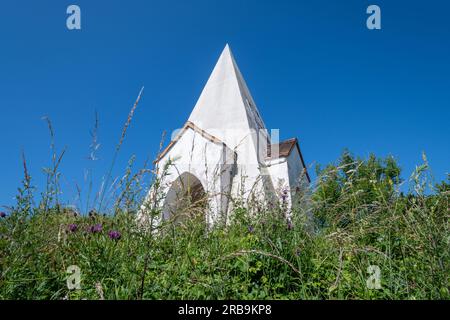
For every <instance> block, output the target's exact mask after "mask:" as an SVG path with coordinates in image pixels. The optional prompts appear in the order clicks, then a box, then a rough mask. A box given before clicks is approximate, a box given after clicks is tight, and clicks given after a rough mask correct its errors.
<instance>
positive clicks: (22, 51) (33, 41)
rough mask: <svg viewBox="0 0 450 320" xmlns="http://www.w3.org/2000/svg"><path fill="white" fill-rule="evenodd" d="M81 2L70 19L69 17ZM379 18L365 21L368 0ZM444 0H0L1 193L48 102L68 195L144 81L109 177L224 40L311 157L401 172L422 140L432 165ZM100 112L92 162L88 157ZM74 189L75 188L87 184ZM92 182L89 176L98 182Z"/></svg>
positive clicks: (178, 105) (184, 101)
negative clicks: (387, 159) (72, 21)
mask: <svg viewBox="0 0 450 320" xmlns="http://www.w3.org/2000/svg"><path fill="white" fill-rule="evenodd" d="M70 4H77V5H79V6H80V7H81V11H82V12H81V13H82V30H80V31H69V30H67V28H66V17H67V14H66V8H67V6H68V5H70ZM369 4H377V5H379V6H380V7H381V10H382V30H375V31H369V30H368V29H367V28H366V18H367V14H366V8H367V6H368V5H369ZM449 14H450V2H449V1H444V0H442V1H438V0H432V1H411V0H410V1H403V0H396V1H381V0H377V1H363V0H346V1H342V0H328V1H325V0H314V1H298V0H297V1H294V0H292V1H278V0H277V1H269V0H267V1H257V0H227V1H211V0H204V1H188V0H185V1H144V0H141V1H136V0H129V1H92V0H72V1H65V0H54V1H49V0H40V1H36V0H29V1H22V0H17V1H3V2H2V3H1V4H0V124H1V134H0V152H1V157H0V206H1V205H12V204H13V203H14V201H13V197H14V195H15V194H16V188H17V186H18V185H19V184H20V180H21V179H22V176H23V172H22V163H21V160H20V154H21V150H22V149H23V150H24V151H25V153H26V157H27V161H28V166H29V170H30V172H31V175H32V177H33V180H34V184H35V185H37V186H38V187H39V190H42V187H43V183H44V178H43V177H44V176H43V174H42V167H44V166H47V165H48V164H49V163H50V149H49V144H50V143H49V134H48V130H47V126H46V123H45V122H44V121H43V120H41V118H42V117H43V116H45V115H47V116H49V117H50V119H51V120H52V122H53V125H54V130H55V134H56V145H57V147H58V149H59V150H61V149H62V148H63V147H65V146H67V152H66V155H65V158H64V160H63V163H62V165H61V171H62V173H63V179H62V187H63V190H64V197H65V199H66V200H67V201H69V202H70V201H71V199H72V198H73V196H74V194H75V183H78V184H79V185H80V186H82V187H83V185H84V182H83V180H84V178H83V176H84V172H85V169H87V168H93V170H94V175H95V177H96V179H99V178H100V177H101V176H102V175H104V174H106V172H107V170H108V166H109V164H110V159H111V156H112V154H113V150H114V145H115V144H116V143H117V141H118V139H119V137H120V134H121V130H122V126H123V124H124V122H125V120H126V118H127V115H128V112H129V110H130V107H131V106H132V104H133V102H134V100H135V98H136V96H137V94H138V92H139V89H140V87H141V86H143V85H144V86H145V92H144V96H143V98H142V100H141V104H140V105H139V106H138V109H137V110H136V113H135V117H134V119H133V122H132V124H131V126H130V128H129V130H128V134H127V137H126V140H125V143H124V145H123V148H122V150H121V153H120V156H119V159H118V162H117V165H116V169H115V170H114V174H115V175H119V174H120V173H122V172H123V169H124V167H125V165H126V162H127V160H128V159H129V157H131V155H133V154H135V155H136V158H137V163H138V164H142V163H143V162H144V161H145V159H146V158H147V157H153V156H155V154H156V152H157V150H158V144H159V140H160V136H161V133H162V131H163V130H168V131H171V130H172V129H174V128H178V127H180V126H182V125H183V124H184V122H185V121H186V120H187V118H188V116H189V114H190V112H191V110H192V108H193V106H194V104H195V102H196V100H197V98H198V96H199V94H200V92H201V90H202V88H203V85H204V84H205V83H206V80H207V78H208V76H209V74H210V72H211V71H212V68H213V66H214V64H215V62H216V60H217V58H218V56H219V54H220V52H221V51H222V49H223V47H224V45H225V43H227V42H228V43H229V44H230V46H231V49H232V51H233V53H234V56H235V58H236V60H237V62H238V64H239V66H240V69H241V71H242V73H243V75H244V77H245V79H246V81H247V84H248V85H249V87H250V90H251V92H252V94H253V97H254V98H255V100H256V103H257V105H258V107H259V110H260V112H261V114H262V117H263V118H264V120H265V122H266V125H267V126H268V127H269V128H280V129H281V132H280V135H281V138H282V139H284V138H290V137H294V136H296V137H298V138H299V139H300V144H301V148H302V151H303V154H304V157H305V160H306V162H307V163H308V164H310V165H311V164H314V163H321V164H326V163H328V162H330V161H334V160H335V159H337V158H338V157H339V155H340V153H341V151H342V150H343V149H344V148H345V147H347V148H349V149H350V150H351V151H353V152H354V153H355V154H357V155H361V156H367V155H368V154H369V153H370V152H374V153H376V154H377V155H380V156H385V155H388V154H392V155H394V156H395V157H396V158H397V159H398V160H399V163H400V165H401V166H402V168H403V176H404V177H409V174H410V172H411V171H412V170H413V169H414V167H415V165H416V164H419V163H420V162H421V152H422V151H425V152H426V154H427V156H428V159H429V161H430V164H431V166H432V168H433V173H434V175H435V177H436V178H437V179H444V178H445V174H446V172H448V171H449V167H450V166H449V164H450V148H449V141H450V128H449V124H450V121H449V120H450V20H449V18H448V17H449ZM95 110H97V112H98V114H99V121H100V123H99V142H100V143H101V147H100V150H99V153H98V156H99V158H100V159H99V160H98V161H97V162H95V163H94V164H93V163H92V161H88V160H87V159H86V157H87V156H88V155H89V145H90V142H91V138H90V134H89V130H90V129H91V128H92V126H93V123H94V111H95ZM84 188H86V186H85V185H84ZM94 188H98V185H97V186H94Z"/></svg>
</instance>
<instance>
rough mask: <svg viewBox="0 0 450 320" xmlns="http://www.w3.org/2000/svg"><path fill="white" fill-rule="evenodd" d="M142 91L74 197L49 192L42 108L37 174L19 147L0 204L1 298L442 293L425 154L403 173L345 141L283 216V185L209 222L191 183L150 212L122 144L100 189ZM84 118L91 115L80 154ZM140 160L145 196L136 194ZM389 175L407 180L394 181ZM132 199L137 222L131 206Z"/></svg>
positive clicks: (55, 183) (444, 222)
mask: <svg viewBox="0 0 450 320" xmlns="http://www.w3.org/2000/svg"><path fill="white" fill-rule="evenodd" d="M141 94H142V89H141V91H140V93H139V96H138V98H137V100H136V102H135V104H134V105H133V107H132V108H131V111H130V114H129V116H128V119H127V121H126V123H125V126H124V129H123V131H122V134H121V136H120V140H119V143H118V144H117V146H116V150H115V153H114V156H113V160H112V162H111V166H110V169H109V173H108V175H107V177H106V182H105V184H103V185H102V187H101V188H100V191H99V192H98V193H97V195H96V196H95V197H93V199H92V198H91V197H90V193H89V194H88V198H87V201H86V203H83V204H80V205H79V206H78V208H77V209H74V208H68V207H67V206H63V205H62V204H61V200H60V195H61V189H60V184H59V180H60V172H59V165H60V163H61V161H62V158H63V155H64V150H63V151H62V152H61V153H57V152H56V148H55V145H54V143H53V137H54V132H53V128H52V125H51V122H50V121H49V120H48V119H46V120H47V123H48V127H49V130H50V134H51V138H52V142H51V150H52V156H51V160H52V165H51V167H50V168H44V172H45V174H46V177H47V184H46V187H45V189H44V191H43V192H42V193H41V194H40V195H37V190H36V188H34V187H33V182H32V179H31V176H30V174H29V172H28V170H27V165H26V160H25V157H23V164H24V179H23V182H22V186H21V187H20V188H19V190H18V195H17V202H16V205H15V206H14V207H12V208H7V209H6V210H5V211H1V212H0V299H449V297H450V295H449V274H450V272H449V271H450V264H449V262H450V260H449V252H450V250H449V249H450V247H449V246H450V236H449V222H448V218H449V197H450V176H449V177H448V178H447V181H442V182H440V183H438V184H435V183H434V182H433V179H432V177H431V175H430V171H429V168H428V163H427V160H426V158H425V156H424V163H423V164H422V165H420V166H418V167H417V168H416V170H415V172H414V173H413V174H412V175H411V177H410V178H409V179H408V180H407V181H403V180H402V179H401V175H400V168H399V167H398V165H397V163H396V161H395V160H394V159H393V158H391V157H388V158H385V159H381V158H377V157H376V156H374V155H371V156H370V157H369V158H368V159H359V158H355V157H354V156H353V155H351V154H350V153H349V152H348V151H345V152H344V153H343V155H342V157H341V158H340V159H339V160H338V161H337V163H335V164H332V165H328V166H327V167H325V168H324V169H320V168H318V169H317V176H318V178H317V181H316V183H314V184H312V185H311V186H310V188H311V190H309V192H306V194H307V195H308V197H307V201H301V202H300V203H301V205H299V206H295V207H294V208H293V210H292V212H290V213H291V214H292V218H291V219H289V220H287V219H286V217H287V212H286V206H285V204H284V197H285V194H283V193H282V194H281V199H280V201H278V203H275V204H274V203H272V204H270V206H264V205H262V204H260V203H256V204H255V203H246V202H245V201H243V200H242V199H233V204H234V207H233V208H234V209H233V212H232V216H233V219H232V221H231V222H230V223H228V224H223V223H220V222H219V223H217V224H216V225H214V227H213V228H210V229H209V230H207V228H206V226H205V223H204V215H203V214H198V213H199V210H200V211H202V210H204V205H205V202H204V200H202V199H200V200H199V201H196V202H194V203H191V202H190V201H189V199H192V197H188V198H187V200H188V201H187V203H185V204H183V205H181V206H179V208H180V210H181V211H183V212H178V213H177V214H176V215H175V216H174V218H173V219H172V220H168V221H165V222H164V223H161V224H154V223H153V221H154V220H155V219H158V217H159V216H160V214H161V212H160V210H161V209H160V207H159V206H157V205H155V204H156V203H157V202H158V200H159V199H160V197H163V196H164V195H163V194H162V193H160V192H158V190H160V189H161V184H162V181H161V176H160V175H159V176H158V175H156V174H155V170H153V171H152V170H149V169H148V168H147V167H146V166H145V167H144V168H143V169H140V170H133V163H134V158H132V159H131V160H130V162H129V166H128V167H127V168H126V170H125V174H124V175H123V177H122V178H121V179H118V180H114V181H115V182H114V183H113V185H114V186H115V187H114V188H113V192H112V196H109V199H105V193H106V188H107V187H109V186H108V181H109V180H110V175H111V172H112V170H113V167H114V164H115V160H116V158H117V154H118V152H119V150H120V147H121V145H122V143H123V141H124V138H125V135H126V131H127V128H128V126H129V124H130V122H131V119H132V117H133V114H134V111H135V109H136V106H137V104H138V102H139V99H140V97H141ZM97 125H98V121H97V118H96V122H95V127H94V130H93V132H92V135H93V142H92V145H91V148H92V152H91V158H92V159H93V160H94V159H95V158H96V157H95V151H96V150H97V149H98V146H99V144H98V142H97V136H96V132H97ZM168 165H171V164H170V163H169V164H168ZM166 169H167V168H162V170H163V172H164V170H166ZM148 174H150V175H151V176H152V177H153V182H152V186H153V187H152V189H151V190H152V191H151V194H152V199H154V201H144V197H145V195H146V194H147V189H146V188H144V187H143V183H142V182H143V181H144V180H146V179H149V178H148V177H147V176H148ZM163 176H164V175H163ZM402 183H403V184H408V185H409V186H410V189H409V191H408V192H406V193H402V192H400V191H399V189H400V185H401V184H402ZM88 189H89V190H90V191H92V184H91V183H89V185H88ZM109 189H111V188H109ZM107 198H108V197H107ZM91 199H92V201H91ZM107 200H109V201H107ZM108 203H109V204H108ZM143 203H145V205H146V211H147V213H148V215H147V217H148V218H149V220H148V221H145V223H143V221H142V219H137V218H136V217H137V215H138V213H139V210H140V208H141V205H142V204H143ZM81 207H83V208H81ZM81 212H84V214H80V213H81ZM106 213H107V214H106ZM311 213H312V216H313V217H314V218H313V219H311V218H310V217H311ZM177 215H180V217H181V218H182V219H178V218H180V217H177ZM186 217H187V218H186ZM70 266H77V268H79V270H80V271H81V277H80V279H81V283H80V289H72V287H71V286H68V281H67V280H69V284H76V282H75V283H74V282H73V281H72V280H73V278H72V276H73V274H71V273H69V274H68V273H67V270H68V269H69V270H72V271H73V270H75V269H73V268H72V269H71V268H69V267H70ZM68 277H69V279H68ZM376 279H379V281H377V280H376Z"/></svg>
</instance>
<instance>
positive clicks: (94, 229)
mask: <svg viewBox="0 0 450 320" xmlns="http://www.w3.org/2000/svg"><path fill="white" fill-rule="evenodd" d="M89 231H90V232H91V233H98V232H102V225H101V224H96V225H93V226H91V227H90V228H89Z"/></svg>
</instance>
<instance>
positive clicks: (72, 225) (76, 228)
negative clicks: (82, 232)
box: [68, 223, 78, 232]
mask: <svg viewBox="0 0 450 320" xmlns="http://www.w3.org/2000/svg"><path fill="white" fill-rule="evenodd" d="M68 228H69V231H70V232H75V231H77V230H78V226H77V225H76V224H74V223H71V224H69V226H68Z"/></svg>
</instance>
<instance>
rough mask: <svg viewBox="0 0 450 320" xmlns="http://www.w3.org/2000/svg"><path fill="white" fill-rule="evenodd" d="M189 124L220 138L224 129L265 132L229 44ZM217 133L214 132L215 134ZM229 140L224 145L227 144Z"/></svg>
mask: <svg viewBox="0 0 450 320" xmlns="http://www.w3.org/2000/svg"><path fill="white" fill-rule="evenodd" d="M188 121H190V122H192V123H194V124H195V125H196V126H198V127H199V128H201V129H203V130H205V131H211V133H212V134H215V135H217V136H219V138H221V139H224V137H220V132H221V131H223V130H230V129H237V131H240V132H245V131H249V130H257V129H265V125H264V122H263V120H262V118H261V116H260V114H259V112H258V109H257V107H256V104H255V102H254V100H253V98H252V96H251V94H250V91H249V90H248V87H247V84H246V83H245V80H244V78H243V77H242V74H241V72H240V71H239V68H238V66H237V64H236V61H235V59H234V57H233V54H232V53H231V50H230V47H229V45H228V44H227V45H226V46H225V48H224V49H223V51H222V54H221V55H220V57H219V60H218V61H217V63H216V66H215V67H214V70H213V72H212V73H211V75H210V77H209V79H208V82H207V83H206V85H205V87H204V88H203V91H202V93H201V95H200V97H199V99H198V101H197V103H196V105H195V107H194V109H193V110H192V113H191V115H190V116H189V119H188ZM213 132H214V133H213ZM226 140H227V139H225V140H224V142H226V143H227V141H226Z"/></svg>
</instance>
